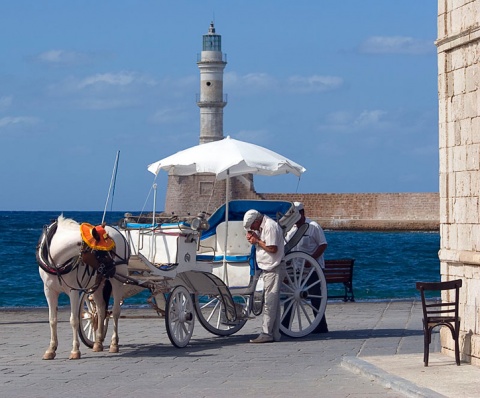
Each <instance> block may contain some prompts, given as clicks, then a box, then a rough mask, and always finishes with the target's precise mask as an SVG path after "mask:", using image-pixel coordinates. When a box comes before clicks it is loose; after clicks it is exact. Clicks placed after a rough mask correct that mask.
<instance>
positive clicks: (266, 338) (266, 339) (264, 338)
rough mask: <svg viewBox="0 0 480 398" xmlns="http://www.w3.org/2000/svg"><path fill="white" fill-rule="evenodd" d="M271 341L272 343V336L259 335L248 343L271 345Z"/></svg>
mask: <svg viewBox="0 0 480 398" xmlns="http://www.w3.org/2000/svg"><path fill="white" fill-rule="evenodd" d="M272 341H273V337H272V336H270V335H268V334H265V333H261V334H259V335H258V337H256V338H254V339H252V340H250V343H271V342H272Z"/></svg>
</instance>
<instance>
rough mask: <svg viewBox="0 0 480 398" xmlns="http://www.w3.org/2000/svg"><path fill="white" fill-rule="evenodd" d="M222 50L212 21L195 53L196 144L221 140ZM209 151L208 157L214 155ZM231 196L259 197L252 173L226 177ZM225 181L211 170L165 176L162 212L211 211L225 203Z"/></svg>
mask: <svg viewBox="0 0 480 398" xmlns="http://www.w3.org/2000/svg"><path fill="white" fill-rule="evenodd" d="M225 59H226V57H225V56H224V54H223V53H222V36H220V35H218V34H216V33H215V26H214V24H213V22H212V23H211V24H210V28H209V29H208V33H207V34H205V35H203V46H202V52H201V54H200V55H199V56H198V62H197V65H198V68H199V69H200V94H198V95H197V105H198V107H199V108H200V144H206V143H208V142H212V141H218V140H221V139H223V138H224V137H223V108H224V107H225V105H227V101H226V96H225V95H224V94H223V70H224V69H225V66H226V65H227V62H226V61H225ZM215 155H216V154H215V153H212V156H215ZM229 185H230V189H229V191H230V192H229V197H230V198H231V199H259V196H258V195H257V194H256V192H255V190H254V188H253V176H252V175H245V176H241V177H233V178H231V179H230V184H229ZM225 199H226V183H225V180H223V181H217V180H216V176H215V175H214V174H211V173H198V174H195V175H191V176H175V175H169V176H168V187H167V195H166V199H165V212H166V213H169V214H171V213H175V214H178V215H186V214H192V215H196V214H197V213H199V212H200V211H206V212H209V213H213V211H214V210H215V209H216V208H217V207H219V206H221V205H222V204H224V203H225Z"/></svg>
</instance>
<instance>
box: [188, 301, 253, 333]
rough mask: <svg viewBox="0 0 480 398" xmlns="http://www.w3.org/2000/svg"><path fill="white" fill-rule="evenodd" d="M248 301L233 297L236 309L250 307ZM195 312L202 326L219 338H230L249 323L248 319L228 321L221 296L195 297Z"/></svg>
mask: <svg viewBox="0 0 480 398" xmlns="http://www.w3.org/2000/svg"><path fill="white" fill-rule="evenodd" d="M247 299H248V298H247ZM247 299H246V298H245V296H233V301H234V303H235V307H236V308H240V306H242V307H244V306H248V300H247ZM247 308H248V307H247ZM195 312H196V313H197V317H198V320H199V322H200V323H201V324H202V326H203V327H204V328H205V329H207V330H208V331H209V332H210V333H213V334H216V335H217V336H230V335H231V334H234V333H236V332H238V331H239V330H240V329H241V328H243V326H244V325H245V323H246V322H247V319H241V320H236V321H233V322H230V321H228V320H227V319H226V317H225V309H224V305H223V300H222V298H221V295H220V294H202V295H195ZM238 312H240V311H238ZM238 312H237V314H238Z"/></svg>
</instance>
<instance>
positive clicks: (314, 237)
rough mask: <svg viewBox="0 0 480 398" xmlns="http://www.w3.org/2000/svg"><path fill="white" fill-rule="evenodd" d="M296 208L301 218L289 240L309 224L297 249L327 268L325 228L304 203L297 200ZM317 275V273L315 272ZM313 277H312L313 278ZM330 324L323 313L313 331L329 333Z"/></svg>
mask: <svg viewBox="0 0 480 398" xmlns="http://www.w3.org/2000/svg"><path fill="white" fill-rule="evenodd" d="M294 205H295V208H296V209H297V210H298V212H299V213H300V219H299V220H298V221H297V222H296V223H295V226H294V227H293V228H292V229H291V230H290V231H289V233H288V235H287V240H289V239H290V238H291V237H292V236H293V234H295V232H296V231H297V229H298V228H300V227H301V226H302V225H303V224H308V229H307V231H306V232H305V234H304V235H303V236H302V239H300V241H299V242H298V243H297V246H295V250H298V251H302V252H305V253H308V254H310V255H311V256H312V257H313V258H314V259H315V260H317V263H318V265H320V267H321V268H322V269H323V268H325V260H324V258H323V253H324V252H325V250H326V249H327V239H326V238H325V233H324V232H323V229H322V227H321V226H320V225H318V223H316V222H315V221H312V220H310V219H309V218H306V217H305V209H304V206H303V203H301V202H295V203H294ZM315 275H316V274H315ZM311 279H312V278H311ZM316 281H317V280H316V278H315V280H309V281H308V284H309V285H311V284H313V283H315V282H316ZM318 286H319V285H318V284H317V285H315V287H314V288H312V290H313V289H315V288H316V289H318ZM318 290H320V289H318ZM319 293H320V291H318V292H312V294H319ZM316 301H318V300H315V299H312V305H313V306H315V307H316V308H317V309H318V308H319V306H320V303H316ZM327 332H328V326H327V321H326V319H325V314H324V315H323V318H322V320H321V321H320V323H319V325H318V326H317V327H316V328H315V329H314V330H313V332H312V333H327Z"/></svg>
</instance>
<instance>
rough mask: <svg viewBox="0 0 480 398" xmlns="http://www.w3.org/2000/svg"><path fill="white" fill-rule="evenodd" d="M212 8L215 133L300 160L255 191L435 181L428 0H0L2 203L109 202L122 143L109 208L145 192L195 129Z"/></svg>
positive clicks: (130, 204)
mask: <svg viewBox="0 0 480 398" xmlns="http://www.w3.org/2000/svg"><path fill="white" fill-rule="evenodd" d="M212 19H214V20H215V27H216V31H217V33H218V34H221V35H222V49H223V52H224V53H225V54H226V56H227V61H228V64H227V66H226V68H225V75H224V91H225V93H226V94H228V105H227V106H226V107H225V109H224V134H225V135H230V136H231V137H233V138H237V139H241V140H245V141H249V142H252V143H256V144H258V145H262V146H266V147H268V148H269V149H272V150H274V151H277V152H279V153H281V154H283V155H285V156H287V157H289V158H291V159H292V160H294V161H296V162H298V163H300V164H302V165H303V166H304V167H305V168H306V169H307V171H306V173H304V174H303V176H302V177H301V179H300V181H299V180H298V179H297V178H296V177H294V176H292V175H286V176H281V177H255V188H256V190H257V192H299V193H313V192H320V193H323V192H325V193H329V192H337V193H344V192H437V191H438V104H437V60H436V48H435V45H434V41H435V39H436V21H437V1H436V0H421V1H418V0H403V1H398V0H363V1H358V0H343V1H333V0H332V1H326V0H325V1H320V0H319V1H311V0H308V1H306V0H297V1H295V2H290V1H288V2H287V1H284V0H274V1H273V0H272V1H258V0H257V1H250V0H247V1H209V0H205V1H193V0H190V1H146V0H135V1H123V0H116V1H113V0H112V1H102V2H99V1H81V2H74V1H65V0H62V1H61V0H57V1H51V0H48V1H34V0H31V1H25V0H15V1H2V2H0V36H1V37H2V38H3V39H2V41H1V44H0V48H1V59H0V146H1V152H2V153H1V156H0V166H1V173H0V186H1V187H2V188H1V195H0V210H59V211H64V210H103V208H104V205H105V200H106V197H107V193H108V188H109V184H110V179H111V175H112V169H113V164H114V160H115V156H116V153H117V151H120V162H119V166H118V176H117V181H116V190H115V196H114V201H113V209H114V210H120V211H123V210H131V211H135V210H140V209H142V208H143V207H144V206H145V203H147V206H149V205H148V201H149V200H151V198H150V197H149V196H148V194H149V191H150V188H151V186H152V183H153V175H152V174H151V173H149V172H148V171H147V165H148V164H150V163H153V162H155V161H157V160H159V159H161V158H163V157H166V156H168V155H171V154H173V153H175V152H177V151H179V150H182V149H185V148H187V147H190V146H194V145H197V144H198V139H199V131H200V127H199V120H200V119H199V108H198V107H197V105H196V94H197V93H199V80H200V79H199V71H198V67H197V64H196V62H197V54H198V53H200V51H201V49H202V35H203V34H205V33H207V31H208V26H209V24H210V22H211V21H212ZM166 181H167V178H166V175H163V174H161V175H160V176H159V177H158V179H157V183H158V196H159V198H158V201H159V205H158V206H157V207H158V208H159V209H161V208H163V203H164V196H165V190H166Z"/></svg>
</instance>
